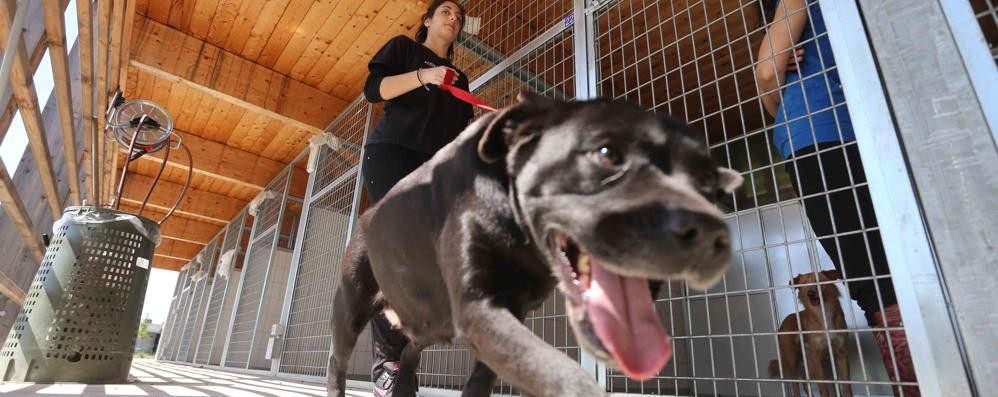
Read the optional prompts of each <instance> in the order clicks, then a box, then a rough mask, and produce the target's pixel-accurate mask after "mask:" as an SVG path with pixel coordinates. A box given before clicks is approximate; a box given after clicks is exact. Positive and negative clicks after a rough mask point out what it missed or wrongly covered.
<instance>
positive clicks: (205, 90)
mask: <svg viewBox="0 0 998 397" xmlns="http://www.w3.org/2000/svg"><path fill="white" fill-rule="evenodd" d="M129 65H130V66H131V67H133V68H135V69H138V70H139V71H140V72H143V73H146V74H148V75H151V76H156V77H159V78H161V79H165V80H167V81H169V82H170V83H173V84H183V85H185V86H186V87H187V88H189V89H193V90H197V91H198V92H200V93H202V94H204V95H208V96H211V97H213V98H215V99H218V100H221V101H226V102H230V103H232V104H234V105H236V106H239V107H241V108H243V109H246V110H248V111H251V112H254V113H257V114H262V115H265V116H268V117H271V118H274V119H276V120H278V121H281V122H283V123H286V124H290V125H292V126H294V127H295V128H299V129H302V130H305V131H308V132H309V133H312V134H321V133H322V132H323V129H322V128H319V127H315V126H311V125H308V124H305V123H303V122H301V121H298V120H296V119H293V118H290V117H288V116H285V115H283V114H281V113H278V112H276V111H273V110H270V109H267V108H264V107H262V106H259V105H256V104H253V103H250V102H247V101H244V100H242V99H240V98H237V97H235V96H232V95H229V94H226V93H224V92H222V91H218V90H214V89H212V88H209V87H206V86H203V85H200V84H196V83H194V82H192V81H190V80H187V79H185V78H183V77H180V76H177V75H175V74H171V73H169V72H166V71H164V70H161V69H158V68H156V67H153V66H150V65H147V64H144V63H142V62H141V61H138V60H136V59H132V60H131V61H130V62H129ZM336 112H337V113H331V114H334V115H335V114H339V113H338V112H339V111H336Z"/></svg>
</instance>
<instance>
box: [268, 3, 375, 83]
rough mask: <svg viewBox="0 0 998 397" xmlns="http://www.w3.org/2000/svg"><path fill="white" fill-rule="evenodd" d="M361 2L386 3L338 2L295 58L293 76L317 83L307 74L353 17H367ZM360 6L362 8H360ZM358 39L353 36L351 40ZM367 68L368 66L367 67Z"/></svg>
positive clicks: (328, 50)
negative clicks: (309, 79) (309, 78)
mask: <svg viewBox="0 0 998 397" xmlns="http://www.w3.org/2000/svg"><path fill="white" fill-rule="evenodd" d="M361 4H366V5H373V4H376V5H377V6H381V5H383V4H384V1H383V0H378V1H371V0H368V1H365V2H354V1H340V2H338V3H337V4H336V8H335V9H334V10H333V12H331V13H329V17H328V18H326V21H325V22H324V23H323V24H322V27H320V28H319V31H318V32H317V33H316V35H315V38H314V39H312V40H311V41H310V42H308V43H305V44H306V45H305V46H304V47H305V49H304V52H302V53H301V54H300V55H298V57H297V58H296V59H295V60H294V62H293V64H292V67H291V70H290V72H289V73H288V75H290V76H291V77H292V78H294V79H297V80H301V81H305V82H308V83H310V84H311V85H317V84H316V83H315V82H311V81H308V80H306V77H307V76H306V75H307V74H308V72H309V71H311V69H312V67H313V66H315V64H316V62H318V61H319V58H321V57H322V56H323V55H325V54H324V53H329V52H330V48H331V47H332V43H334V42H336V40H337V39H341V38H342V37H341V36H340V32H343V31H344V30H345V29H346V28H347V26H349V25H350V22H351V19H354V18H366V17H368V16H367V15H364V14H363V13H364V12H365V11H364V9H365V8H367V7H361ZM358 8H360V9H359V10H358ZM353 39H356V37H352V38H351V40H353ZM278 64H280V63H278ZM365 69H366V68H365Z"/></svg>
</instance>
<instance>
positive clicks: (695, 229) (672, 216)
mask: <svg viewBox="0 0 998 397" xmlns="http://www.w3.org/2000/svg"><path fill="white" fill-rule="evenodd" d="M666 226H667V227H668V229H669V232H670V233H671V235H672V237H673V238H675V240H676V242H678V243H679V244H680V245H681V246H683V247H685V248H697V249H710V250H712V253H714V254H720V253H723V252H725V251H727V250H728V249H729V248H730V247H731V242H730V240H729V238H728V228H727V226H725V224H724V223H723V222H721V220H720V219H717V218H716V217H714V216H710V215H707V214H704V213H700V212H694V211H688V210H684V209H673V210H670V211H669V220H668V222H667V223H666Z"/></svg>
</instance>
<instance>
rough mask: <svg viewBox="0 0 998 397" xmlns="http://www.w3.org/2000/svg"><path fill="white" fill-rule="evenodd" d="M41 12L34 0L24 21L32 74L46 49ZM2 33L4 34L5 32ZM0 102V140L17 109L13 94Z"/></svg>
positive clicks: (46, 43)
mask: <svg viewBox="0 0 998 397" xmlns="http://www.w3.org/2000/svg"><path fill="white" fill-rule="evenodd" d="M42 14H43V13H42V4H41V2H34V3H32V4H30V5H28V15H27V16H26V17H25V18H26V20H25V21H24V45H25V46H27V48H29V49H30V50H31V60H30V61H29V64H30V65H31V75H32V76H34V74H35V71H36V70H38V65H39V64H41V63H42V56H44V55H45V51H46V50H47V49H48V41H47V40H45V29H42V26H44V25H45V24H44V22H43V18H44V15H42ZM4 34H5V35H6V33H4ZM5 37H6V36H5ZM6 45H7V42H6V40H4V41H2V42H0V47H4V46H6ZM0 104H3V105H2V107H3V113H0V141H2V140H3V137H4V134H6V133H7V129H8V128H9V127H10V123H11V121H13V120H14V112H16V111H17V102H15V101H14V94H13V93H12V92H8V93H7V96H6V97H4V98H0Z"/></svg>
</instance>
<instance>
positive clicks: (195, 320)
mask: <svg viewBox="0 0 998 397" xmlns="http://www.w3.org/2000/svg"><path fill="white" fill-rule="evenodd" d="M218 243H219V237H215V238H214V239H212V240H211V241H210V242H209V243H208V245H206V246H205V247H204V249H202V250H201V252H200V253H198V256H197V257H196V258H195V261H194V262H192V266H193V264H194V263H196V264H197V269H196V270H195V271H194V294H193V295H192V298H191V309H190V310H191V314H190V316H188V321H187V324H186V325H185V326H184V334H183V336H182V338H181V340H180V351H179V353H178V356H177V357H178V358H177V360H178V361H185V362H194V352H195V350H196V349H197V342H198V340H199V338H198V336H200V335H201V327H202V326H203V325H204V317H205V316H204V314H205V306H206V305H207V304H208V292H210V291H211V287H212V280H213V278H212V274H213V273H214V272H215V258H216V257H215V255H216V254H217V250H218Z"/></svg>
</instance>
